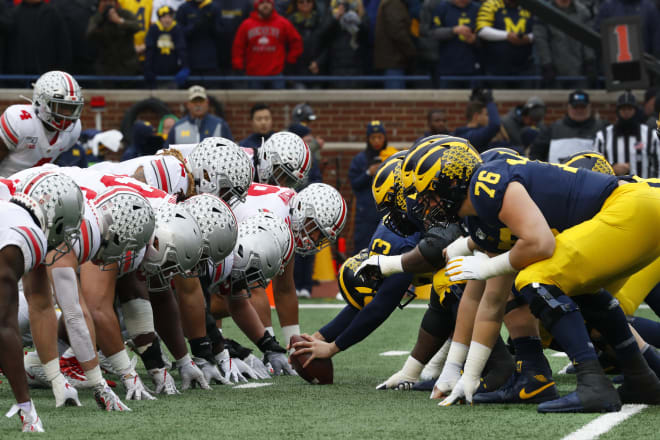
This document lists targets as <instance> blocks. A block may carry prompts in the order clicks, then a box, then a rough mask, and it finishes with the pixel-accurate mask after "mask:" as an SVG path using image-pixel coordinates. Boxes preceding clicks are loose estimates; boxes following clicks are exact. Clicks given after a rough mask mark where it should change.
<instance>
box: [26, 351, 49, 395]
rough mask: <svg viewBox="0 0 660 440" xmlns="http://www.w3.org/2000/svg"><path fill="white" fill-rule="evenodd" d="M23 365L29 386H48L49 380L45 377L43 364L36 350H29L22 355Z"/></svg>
mask: <svg viewBox="0 0 660 440" xmlns="http://www.w3.org/2000/svg"><path fill="white" fill-rule="evenodd" d="M23 366H24V367H25V375H26V376H27V382H28V385H29V386H30V387H31V388H50V381H49V380H48V378H47V377H46V372H45V371H44V366H43V365H42V364H41V360H39V355H38V354H37V352H36V351H30V352H28V353H27V354H26V355H25V356H23Z"/></svg>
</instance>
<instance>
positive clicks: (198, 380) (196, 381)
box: [179, 360, 211, 391]
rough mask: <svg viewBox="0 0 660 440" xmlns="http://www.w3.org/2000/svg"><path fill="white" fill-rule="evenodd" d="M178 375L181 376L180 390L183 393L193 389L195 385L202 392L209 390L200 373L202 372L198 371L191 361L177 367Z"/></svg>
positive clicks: (202, 374)
mask: <svg viewBox="0 0 660 440" xmlns="http://www.w3.org/2000/svg"><path fill="white" fill-rule="evenodd" d="M179 374H180V375H181V381H182V385H181V389H182V390H184V391H185V390H187V389H190V388H194V387H195V385H199V387H200V388H201V389H203V390H210V389H211V387H210V386H209V383H208V382H207V380H206V378H205V377H204V373H202V370H200V369H199V367H198V366H197V365H195V363H194V362H193V361H192V360H191V361H190V362H186V363H185V364H183V365H182V366H180V367H179Z"/></svg>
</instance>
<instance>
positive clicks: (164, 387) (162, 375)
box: [148, 368, 181, 395]
mask: <svg viewBox="0 0 660 440" xmlns="http://www.w3.org/2000/svg"><path fill="white" fill-rule="evenodd" d="M148 373H149V375H150V376H151V381H152V382H153V384H154V387H155V392H156V394H161V393H165V394H168V395H173V394H181V393H179V390H177V389H176V383H175V382H174V378H173V377H172V375H171V374H170V372H169V371H167V368H153V369H151V370H149V371H148Z"/></svg>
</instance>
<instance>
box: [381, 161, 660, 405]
mask: <svg viewBox="0 0 660 440" xmlns="http://www.w3.org/2000/svg"><path fill="white" fill-rule="evenodd" d="M477 168H478V172H476V171H477ZM419 171H421V173H418V175H417V180H416V183H415V186H416V189H417V190H418V193H419V197H420V198H421V203H422V204H423V205H424V206H425V216H426V217H427V218H429V219H430V220H435V221H447V220H454V219H456V218H460V217H467V216H478V217H479V218H481V219H482V220H483V221H484V222H487V223H491V224H496V225H497V224H499V225H503V226H504V227H508V228H509V229H510V230H511V232H512V235H515V236H517V237H519V238H518V240H517V241H516V243H515V244H514V245H513V247H512V248H511V250H510V251H508V252H505V253H503V254H501V255H499V256H497V257H493V258H489V257H488V256H486V255H484V254H477V255H475V256H472V257H470V256H468V257H458V258H455V259H454V260H451V261H450V263H449V264H448V270H447V272H448V274H449V276H450V280H452V281H458V280H464V279H489V278H498V277H502V276H506V275H510V274H513V273H515V272H516V270H520V273H519V274H518V276H517V277H516V288H517V289H518V291H519V292H520V293H521V295H523V297H525V299H526V301H527V302H528V303H529V304H530V309H531V311H532V313H534V314H535V315H536V316H537V317H539V318H540V319H541V322H542V323H543V324H544V327H546V329H548V330H549V331H551V332H552V334H553V337H555V339H556V340H557V341H558V342H559V343H560V344H561V345H562V347H564V349H565V350H566V352H567V353H568V355H569V357H570V358H571V359H572V360H573V362H574V364H575V366H576V370H577V371H578V387H577V392H574V393H571V394H569V395H567V396H565V397H562V398H560V399H557V400H554V401H549V402H545V403H542V404H541V405H539V408H538V409H539V411H540V412H593V411H617V410H618V409H620V407H621V402H622V401H623V402H624V403H626V402H646V403H657V401H658V399H660V397H658V396H660V393H659V392H658V391H660V382H658V378H657V377H656V376H655V374H653V372H652V371H651V370H650V369H649V367H648V365H647V363H646V361H645V360H644V358H643V357H642V355H641V353H640V351H639V348H638V346H637V344H636V342H635V339H634V337H633V335H632V333H631V331H630V329H629V328H628V326H627V322H626V320H625V315H624V314H623V312H622V310H621V309H620V308H619V307H617V305H618V304H617V303H616V302H613V301H614V300H613V298H612V297H611V295H609V294H608V293H607V292H606V291H604V290H602V287H604V286H611V285H616V283H619V284H620V283H622V282H624V281H625V280H626V279H627V277H628V276H629V275H630V273H631V272H635V271H636V268H639V267H644V266H645V265H648V264H649V263H650V262H652V261H653V260H654V259H655V258H657V254H658V253H660V249H658V248H657V247H656V246H655V242H654V241H653V240H652V243H649V244H648V245H646V246H641V245H640V246H639V248H638V247H635V249H634V250H632V251H631V250H629V249H628V247H629V246H628V245H627V244H628V243H630V242H643V243H648V240H647V239H646V238H648V237H646V238H645V239H644V240H641V241H640V238H639V237H638V234H640V231H644V234H647V235H648V234H653V231H652V229H653V227H652V223H653V221H652V218H653V217H654V216H656V215H657V214H658V213H660V211H658V208H659V207H660V194H657V193H656V192H655V191H654V190H653V189H652V188H649V187H648V186H646V185H637V184H628V183H626V182H622V181H619V180H617V179H616V178H615V177H613V176H606V175H603V174H599V173H593V172H590V171H586V170H581V169H576V168H572V167H566V166H557V165H553V164H545V163H540V162H530V161H528V160H526V159H522V158H521V159H506V160H497V161H493V162H490V163H487V164H482V163H481V159H480V158H479V157H478V156H475V155H471V154H470V153H469V152H467V151H466V150H465V149H460V148H450V149H448V150H447V152H446V154H445V155H443V156H442V157H440V158H439V160H437V161H436V162H435V163H434V164H433V165H432V166H430V167H429V168H428V169H426V170H418V172H419ZM642 205H643V206H642ZM626 212H627V213H631V212H634V213H635V214H634V215H632V214H631V215H625V214H624V213H626ZM551 227H552V228H555V229H557V230H558V231H560V232H559V234H558V235H557V237H555V236H554V235H553V234H552V231H551V229H550V228H551ZM596 237H598V238H597V239H596ZM603 246H607V247H608V248H607V249H608V250H607V252H611V251H612V247H613V248H614V249H615V253H614V254H615V255H617V256H618V257H617V259H616V260H615V261H611V260H608V261H607V262H606V264H603V261H602V258H603V255H607V253H606V252H605V250H604V249H603V248H602V247H603ZM642 248H643V249H642ZM619 251H621V252H619ZM383 262H384V261H383ZM384 263H385V264H384V268H385V272H387V273H396V272H399V271H400V270H401V264H402V259H401V258H397V257H390V260H389V261H387V262H384ZM376 264H377V265H378V266H379V267H380V269H383V265H380V264H378V263H376ZM405 265H406V266H407V265H408V261H406V262H405ZM576 266H577V267H580V269H581V270H580V271H575V270H571V269H572V268H574V267H576ZM560 286H561V287H560ZM599 289H601V290H599ZM612 290H613V291H616V288H614V289H612ZM569 295H570V296H571V297H572V298H574V299H575V300H576V301H573V300H572V299H571V297H569ZM576 302H577V303H578V304H580V309H581V310H582V312H583V315H585V319H586V320H587V322H588V323H589V324H590V325H592V326H593V327H594V328H596V329H597V330H599V331H600V333H601V334H603V335H604V337H605V339H606V340H607V341H608V342H609V343H610V345H612V346H613V347H615V351H616V352H617V359H618V360H619V361H620V363H621V367H622V370H623V373H624V377H625V381H624V385H622V387H621V388H619V390H618V393H617V391H616V390H615V389H614V388H613V387H612V385H611V383H610V382H609V380H607V378H606V377H605V376H604V374H603V372H602V369H601V367H600V365H599V364H598V361H597V358H596V353H595V351H594V350H593V348H592V347H591V346H590V344H589V339H588V335H587V332H586V329H585V327H584V324H583V322H582V316H581V315H580V313H579V312H578V308H577V305H576ZM499 310H500V307H499V304H498V306H497V311H495V310H494V308H493V309H492V310H481V308H480V312H483V313H481V314H480V315H481V316H480V319H478V320H477V323H476V326H475V330H474V332H473V338H472V343H471V346H470V351H469V353H468V355H467V362H466V368H465V370H464V375H463V377H462V379H461V380H463V382H464V383H463V385H464V389H465V391H466V397H469V400H472V399H471V397H472V393H473V392H474V390H475V389H476V388H477V386H478V374H479V373H476V369H475V370H474V371H473V370H472V368H474V366H475V365H480V364H481V361H480V360H481V359H483V357H484V355H485V354H487V353H489V351H490V348H489V346H492V342H491V338H492V337H493V336H486V335H492V334H493V332H492V331H490V330H488V327H487V326H490V325H492V324H491V323H495V322H497V321H498V317H497V316H498V314H500V313H501V312H500V311H499ZM471 359H472V360H471ZM477 369H478V368H477ZM475 373H476V374H475Z"/></svg>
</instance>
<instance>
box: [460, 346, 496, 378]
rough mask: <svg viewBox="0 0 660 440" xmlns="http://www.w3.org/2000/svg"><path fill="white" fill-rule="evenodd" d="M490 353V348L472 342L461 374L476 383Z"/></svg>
mask: <svg viewBox="0 0 660 440" xmlns="http://www.w3.org/2000/svg"><path fill="white" fill-rule="evenodd" d="M491 351H493V349H492V348H490V347H487V346H485V345H483V344H480V343H478V342H475V341H472V342H471V343H470V351H469V352H468V355H467V359H466V360H465V365H464V366H463V374H464V375H466V376H467V377H472V378H473V379H476V380H477V381H478V380H479V378H480V377H481V372H482V371H483V370H484V367H485V366H486V362H488V358H489V357H490V352H491Z"/></svg>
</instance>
